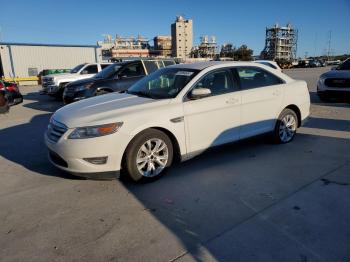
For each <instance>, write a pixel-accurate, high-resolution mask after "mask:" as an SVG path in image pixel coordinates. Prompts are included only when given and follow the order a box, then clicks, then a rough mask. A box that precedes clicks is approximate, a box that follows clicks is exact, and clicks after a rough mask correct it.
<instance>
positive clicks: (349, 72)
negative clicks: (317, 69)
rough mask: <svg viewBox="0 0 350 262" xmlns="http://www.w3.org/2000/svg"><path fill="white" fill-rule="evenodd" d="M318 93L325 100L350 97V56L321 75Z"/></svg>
mask: <svg viewBox="0 0 350 262" xmlns="http://www.w3.org/2000/svg"><path fill="white" fill-rule="evenodd" d="M317 94H318V97H319V98H320V99H321V100H322V101H325V102H326V101H329V99H330V98H333V97H342V98H349V97H350V58H348V59H347V60H345V61H344V62H343V63H342V64H340V65H339V66H337V67H335V68H334V70H331V71H328V72H326V73H324V74H322V75H321V76H320V78H319V80H318V82H317Z"/></svg>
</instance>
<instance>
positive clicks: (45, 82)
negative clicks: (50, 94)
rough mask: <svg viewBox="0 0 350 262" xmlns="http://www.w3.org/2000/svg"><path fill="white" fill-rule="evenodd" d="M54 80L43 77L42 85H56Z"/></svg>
mask: <svg viewBox="0 0 350 262" xmlns="http://www.w3.org/2000/svg"><path fill="white" fill-rule="evenodd" d="M54 84H55V83H54V81H53V79H52V78H43V82H42V86H43V87H44V88H45V87H48V86H52V85H54Z"/></svg>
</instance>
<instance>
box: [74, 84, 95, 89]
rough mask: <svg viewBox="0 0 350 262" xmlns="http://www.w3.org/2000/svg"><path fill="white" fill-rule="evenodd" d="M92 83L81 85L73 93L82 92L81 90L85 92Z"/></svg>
mask: <svg viewBox="0 0 350 262" xmlns="http://www.w3.org/2000/svg"><path fill="white" fill-rule="evenodd" d="M93 84H94V83H93V82H91V83H87V84H85V85H82V86H78V87H77V88H76V89H75V91H83V90H86V89H89V88H90V87H91V86H92V85H93Z"/></svg>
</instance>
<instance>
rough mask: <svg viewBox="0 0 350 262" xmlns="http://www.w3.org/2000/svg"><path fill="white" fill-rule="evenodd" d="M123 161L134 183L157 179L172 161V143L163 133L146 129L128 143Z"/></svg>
mask: <svg viewBox="0 0 350 262" xmlns="http://www.w3.org/2000/svg"><path fill="white" fill-rule="evenodd" d="M125 160H126V169H127V172H128V174H129V176H130V177H131V178H132V179H133V180H134V181H140V180H147V179H148V180H149V179H151V178H156V177H159V176H161V175H162V174H163V173H164V172H165V171H166V169H167V167H169V166H170V165H171V163H172V161H173V145H172V142H171V140H170V139H169V137H168V136H167V135H166V134H165V133H163V132H161V131H159V130H157V129H148V130H146V131H144V132H142V133H140V134H139V135H137V136H136V137H135V138H134V139H133V140H132V141H131V142H130V144H129V146H128V148H127V150H126V159H125Z"/></svg>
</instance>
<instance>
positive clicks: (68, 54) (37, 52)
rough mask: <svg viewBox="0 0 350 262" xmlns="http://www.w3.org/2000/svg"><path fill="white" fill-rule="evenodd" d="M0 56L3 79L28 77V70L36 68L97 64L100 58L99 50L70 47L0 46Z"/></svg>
mask: <svg viewBox="0 0 350 262" xmlns="http://www.w3.org/2000/svg"><path fill="white" fill-rule="evenodd" d="M0 54H1V60H2V65H3V71H4V76H5V77H13V76H16V77H28V76H29V75H28V69H29V68H37V69H38V72H40V71H41V70H43V69H70V68H73V67H74V66H76V65H78V64H81V63H85V62H86V63H93V62H97V61H98V60H99V58H100V50H99V49H96V48H94V47H71V46H45V45H38V46H36V45H15V44H13V45H12V44H11V45H8V44H7V45H0ZM11 56H12V61H11ZM12 65H13V66H12ZM13 71H14V72H13ZM13 73H14V75H13Z"/></svg>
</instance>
